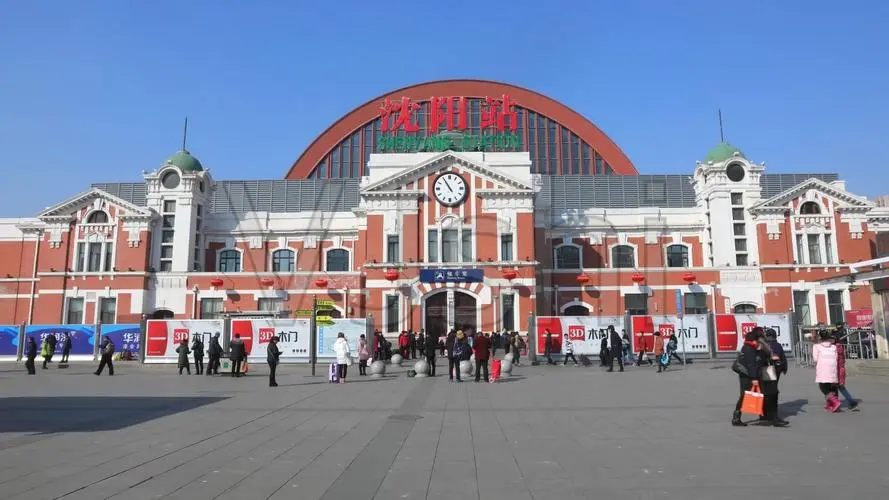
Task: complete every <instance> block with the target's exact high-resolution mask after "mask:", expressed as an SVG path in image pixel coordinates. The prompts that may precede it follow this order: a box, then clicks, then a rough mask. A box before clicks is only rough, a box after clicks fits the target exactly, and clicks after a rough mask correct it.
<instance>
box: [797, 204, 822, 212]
mask: <svg viewBox="0 0 889 500" xmlns="http://www.w3.org/2000/svg"><path fill="white" fill-rule="evenodd" d="M799 213H800V214H801V215H818V214H820V213H821V207H820V206H818V204H817V203H815V202H814V201H807V202H805V203H803V204H802V205H800V207H799Z"/></svg>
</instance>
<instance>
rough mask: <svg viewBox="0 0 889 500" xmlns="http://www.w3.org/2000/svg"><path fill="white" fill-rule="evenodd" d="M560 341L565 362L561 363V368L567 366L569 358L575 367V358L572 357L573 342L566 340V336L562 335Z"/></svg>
mask: <svg viewBox="0 0 889 500" xmlns="http://www.w3.org/2000/svg"><path fill="white" fill-rule="evenodd" d="M563 337H564V338H563V339H562V350H564V351H565V362H564V363H562V366H565V365H567V364H568V358H571V361H573V362H574V366H577V358H575V357H574V342H571V340H570V339H569V338H568V334H567V333H566V334H565V335H563Z"/></svg>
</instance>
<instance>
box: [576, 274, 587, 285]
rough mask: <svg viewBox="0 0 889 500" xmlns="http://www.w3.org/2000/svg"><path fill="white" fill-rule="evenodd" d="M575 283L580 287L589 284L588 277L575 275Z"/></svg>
mask: <svg viewBox="0 0 889 500" xmlns="http://www.w3.org/2000/svg"><path fill="white" fill-rule="evenodd" d="M577 282H578V283H579V284H580V285H581V286H583V285H586V284H587V283H589V282H590V277H589V276H587V275H586V274H578V275H577Z"/></svg>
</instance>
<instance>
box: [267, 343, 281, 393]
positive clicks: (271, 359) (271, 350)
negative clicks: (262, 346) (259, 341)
mask: <svg viewBox="0 0 889 500" xmlns="http://www.w3.org/2000/svg"><path fill="white" fill-rule="evenodd" d="M267 353H268V355H267V361H268V363H269V387H278V382H277V381H276V380H275V371H277V369H278V359H279V358H280V357H281V351H280V350H279V349H278V337H277V336H275V337H272V339H271V340H270V341H269V347H268V350H267Z"/></svg>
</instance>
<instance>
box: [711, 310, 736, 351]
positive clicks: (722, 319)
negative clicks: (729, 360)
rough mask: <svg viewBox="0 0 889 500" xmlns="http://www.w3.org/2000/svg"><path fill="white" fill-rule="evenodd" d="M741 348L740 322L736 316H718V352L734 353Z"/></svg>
mask: <svg viewBox="0 0 889 500" xmlns="http://www.w3.org/2000/svg"><path fill="white" fill-rule="evenodd" d="M738 347H739V343H738V322H737V320H736V319H735V315H734V314H717V315H716V350H717V351H719V352H734V351H737V350H738Z"/></svg>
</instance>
